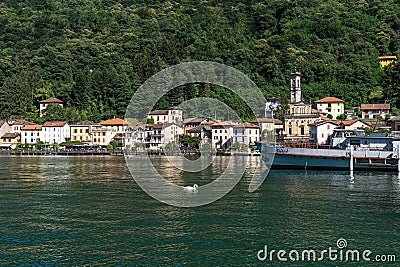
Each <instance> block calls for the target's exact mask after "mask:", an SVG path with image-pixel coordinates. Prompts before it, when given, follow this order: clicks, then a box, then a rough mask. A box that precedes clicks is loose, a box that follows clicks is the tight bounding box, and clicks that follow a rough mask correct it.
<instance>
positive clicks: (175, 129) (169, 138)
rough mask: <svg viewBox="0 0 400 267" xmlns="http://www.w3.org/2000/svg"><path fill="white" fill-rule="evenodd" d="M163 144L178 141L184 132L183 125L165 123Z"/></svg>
mask: <svg viewBox="0 0 400 267" xmlns="http://www.w3.org/2000/svg"><path fill="white" fill-rule="evenodd" d="M162 130H163V134H164V136H163V144H164V145H165V144H168V143H170V142H178V139H179V135H181V134H183V127H182V126H180V125H178V124H176V123H164V125H163V128H162Z"/></svg>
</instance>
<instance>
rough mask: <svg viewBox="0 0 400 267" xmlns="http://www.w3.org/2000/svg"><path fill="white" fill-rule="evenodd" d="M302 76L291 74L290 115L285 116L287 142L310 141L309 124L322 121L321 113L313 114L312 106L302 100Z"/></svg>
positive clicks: (297, 73) (294, 72)
mask: <svg viewBox="0 0 400 267" xmlns="http://www.w3.org/2000/svg"><path fill="white" fill-rule="evenodd" d="M300 79H301V74H300V72H298V71H293V72H292V73H291V74H290V103H289V113H288V114H287V115H286V116H285V134H286V137H285V139H286V140H293V141H303V142H304V141H305V142H307V141H309V139H310V128H309V124H312V123H315V122H318V121H320V120H321V119H320V115H319V113H313V112H312V108H311V104H308V103H304V102H303V101H302V99H301V84H300Z"/></svg>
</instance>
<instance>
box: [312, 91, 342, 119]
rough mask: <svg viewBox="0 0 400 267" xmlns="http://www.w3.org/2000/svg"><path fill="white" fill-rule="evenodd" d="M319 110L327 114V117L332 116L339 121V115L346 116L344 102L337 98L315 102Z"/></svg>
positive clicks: (325, 98)
mask: <svg viewBox="0 0 400 267" xmlns="http://www.w3.org/2000/svg"><path fill="white" fill-rule="evenodd" d="M315 103H316V104H317V109H318V111H320V112H325V113H326V115H328V114H330V115H331V116H332V119H337V117H338V116H339V115H342V114H344V101H343V100H342V99H340V98H337V97H332V96H330V97H324V98H322V99H320V100H317V101H315Z"/></svg>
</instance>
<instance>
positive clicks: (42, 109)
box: [39, 97, 64, 117]
mask: <svg viewBox="0 0 400 267" xmlns="http://www.w3.org/2000/svg"><path fill="white" fill-rule="evenodd" d="M49 104H58V105H60V107H63V104H64V102H63V101H61V100H60V99H58V98H54V97H52V98H48V99H45V100H41V101H39V111H40V117H43V116H45V115H46V113H45V111H46V108H47V106H48V105H49Z"/></svg>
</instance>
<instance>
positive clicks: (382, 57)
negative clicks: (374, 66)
mask: <svg viewBox="0 0 400 267" xmlns="http://www.w3.org/2000/svg"><path fill="white" fill-rule="evenodd" d="M378 58H379V59H396V58H397V57H396V56H379V57H378Z"/></svg>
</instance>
